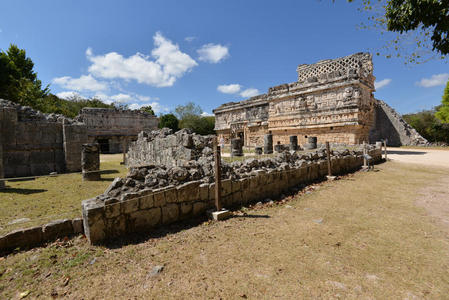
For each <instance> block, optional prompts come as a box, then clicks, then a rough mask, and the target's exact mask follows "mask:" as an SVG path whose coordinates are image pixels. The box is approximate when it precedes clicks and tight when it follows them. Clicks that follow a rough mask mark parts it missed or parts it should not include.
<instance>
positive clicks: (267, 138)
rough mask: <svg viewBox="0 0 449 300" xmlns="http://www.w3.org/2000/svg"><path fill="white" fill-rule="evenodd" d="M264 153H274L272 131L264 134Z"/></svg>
mask: <svg viewBox="0 0 449 300" xmlns="http://www.w3.org/2000/svg"><path fill="white" fill-rule="evenodd" d="M263 143H264V147H263V153H264V154H271V153H273V135H272V134H271V133H269V134H266V135H264V137H263Z"/></svg>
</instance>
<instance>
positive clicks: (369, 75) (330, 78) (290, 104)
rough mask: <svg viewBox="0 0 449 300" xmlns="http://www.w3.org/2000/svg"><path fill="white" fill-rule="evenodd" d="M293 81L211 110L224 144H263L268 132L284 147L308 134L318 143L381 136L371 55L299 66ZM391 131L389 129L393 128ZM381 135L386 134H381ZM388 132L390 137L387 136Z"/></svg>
mask: <svg viewBox="0 0 449 300" xmlns="http://www.w3.org/2000/svg"><path fill="white" fill-rule="evenodd" d="M297 72H298V80H297V81H296V82H293V83H289V84H283V85H279V86H276V87H272V88H270V89H269V90H268V93H266V94H263V95H259V96H256V97H252V98H250V99H248V100H244V101H240V102H230V103H226V104H223V105H221V106H220V107H218V108H217V109H215V110H214V114H215V130H216V131H217V134H218V135H219V137H220V138H224V140H225V143H227V144H228V143H229V140H230V139H231V138H234V137H241V138H243V140H244V145H245V146H261V145H263V135H264V134H267V133H269V132H271V133H272V134H273V141H274V143H275V144H276V143H278V142H280V143H281V144H288V141H289V136H292V135H295V136H298V142H299V143H300V144H304V143H306V142H307V137H308V136H316V137H317V138H318V143H324V142H325V141H329V142H332V143H346V144H359V143H362V142H363V141H366V142H369V141H370V134H371V137H372V138H374V137H375V138H385V137H386V136H384V135H385V132H384V135H382V133H379V132H380V131H379V130H376V128H375V126H380V125H382V123H381V122H375V118H376V110H377V109H379V108H382V107H380V106H379V105H378V101H377V100H376V99H375V98H374V95H373V92H374V91H375V88H374V80H375V77H374V76H373V63H372V57H371V54H369V53H356V54H353V55H350V56H346V57H342V58H338V59H334V60H322V61H319V62H318V63H316V64H311V65H299V66H298V68H297ZM393 127H394V126H393ZM384 131H385V130H384ZM387 134H389V133H388V132H387Z"/></svg>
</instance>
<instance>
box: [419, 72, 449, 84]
mask: <svg viewBox="0 0 449 300" xmlns="http://www.w3.org/2000/svg"><path fill="white" fill-rule="evenodd" d="M448 80H449V73H442V74H435V75H432V76H431V77H430V78H423V79H421V81H419V82H417V83H416V85H419V86H422V87H426V88H429V87H434V86H439V85H445V84H446V82H447V81H448Z"/></svg>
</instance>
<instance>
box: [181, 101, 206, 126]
mask: <svg viewBox="0 0 449 300" xmlns="http://www.w3.org/2000/svg"><path fill="white" fill-rule="evenodd" d="M202 112H203V110H202V109H201V107H200V106H199V105H197V104H195V103H193V102H188V103H187V104H186V105H178V106H177V107H176V108H175V114H176V115H177V117H178V119H179V120H181V122H182V121H183V120H184V119H185V118H188V117H191V116H199V115H201V113H202Z"/></svg>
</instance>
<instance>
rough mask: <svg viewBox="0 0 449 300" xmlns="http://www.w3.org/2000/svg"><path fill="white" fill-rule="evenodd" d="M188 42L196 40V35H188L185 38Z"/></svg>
mask: <svg viewBox="0 0 449 300" xmlns="http://www.w3.org/2000/svg"><path fill="white" fill-rule="evenodd" d="M184 40H185V41H186V42H192V41H193V40H196V36H188V37H186V38H185V39H184Z"/></svg>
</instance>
